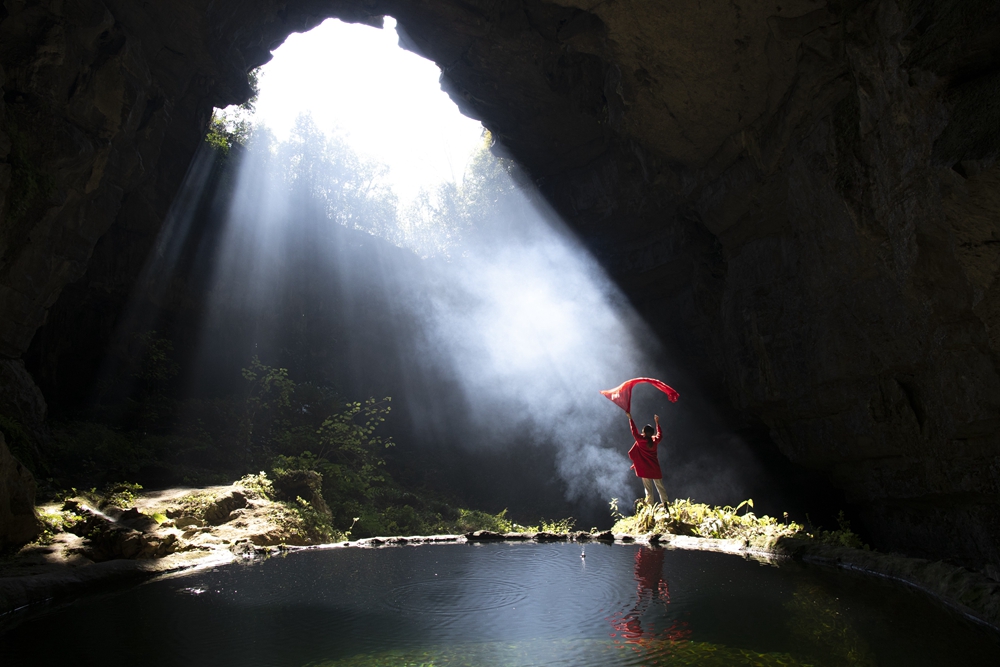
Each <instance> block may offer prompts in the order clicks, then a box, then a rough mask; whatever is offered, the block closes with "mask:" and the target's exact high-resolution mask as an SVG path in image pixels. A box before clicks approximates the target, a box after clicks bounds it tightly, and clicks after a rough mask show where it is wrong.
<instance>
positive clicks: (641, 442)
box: [628, 417, 663, 479]
mask: <svg viewBox="0 0 1000 667" xmlns="http://www.w3.org/2000/svg"><path fill="white" fill-rule="evenodd" d="M628 425H629V426H630V427H631V428H632V437H633V438H635V444H634V445H632V449H630V450H628V457H629V458H630V459H632V469H633V470H635V475H636V477H643V478H645V479H663V473H662V472H661V471H660V461H659V459H657V458H656V445H658V444H659V443H660V438H661V437H662V436H661V434H660V422H656V433H655V434H653V437H652V438H646V437H645V436H643V435H642V433H640V432H639V429H637V428H636V427H635V422H634V421H632V418H631V417H629V418H628Z"/></svg>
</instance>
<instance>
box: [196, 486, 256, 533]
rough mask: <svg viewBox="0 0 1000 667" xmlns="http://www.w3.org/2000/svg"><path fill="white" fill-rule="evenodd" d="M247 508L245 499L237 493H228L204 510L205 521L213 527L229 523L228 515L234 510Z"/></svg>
mask: <svg viewBox="0 0 1000 667" xmlns="http://www.w3.org/2000/svg"><path fill="white" fill-rule="evenodd" d="M246 506H247V497H246V496H245V495H243V494H242V493H241V492H239V491H230V492H229V493H227V494H225V495H223V496H219V497H218V498H217V499H216V500H215V502H214V503H212V504H211V505H209V506H208V508H207V509H206V510H205V521H206V522H207V523H209V524H211V525H213V526H217V525H219V524H220V523H226V522H227V521H229V518H230V517H229V515H230V513H232V512H233V511H234V510H238V509H241V508H243V507H246Z"/></svg>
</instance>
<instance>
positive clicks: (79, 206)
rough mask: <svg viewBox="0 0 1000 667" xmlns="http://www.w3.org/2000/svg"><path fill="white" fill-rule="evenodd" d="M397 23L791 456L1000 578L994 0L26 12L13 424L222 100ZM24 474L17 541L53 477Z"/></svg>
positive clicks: (24, 422) (1, 255)
mask: <svg viewBox="0 0 1000 667" xmlns="http://www.w3.org/2000/svg"><path fill="white" fill-rule="evenodd" d="M385 16H392V17H394V18H395V19H396V21H397V22H398V26H399V29H400V35H401V43H402V46H404V47H405V48H407V49H409V50H411V51H414V52H415V53H417V54H419V55H421V56H423V57H425V58H427V59H429V60H432V61H433V62H435V63H437V65H438V66H439V67H440V68H441V71H442V75H441V86H442V88H443V89H444V90H445V91H446V92H447V93H448V94H449V95H450V96H451V98H452V99H453V100H454V101H455V103H456V104H457V105H458V106H459V108H460V109H461V110H462V111H463V113H465V114H466V115H468V116H470V117H473V118H476V119H480V120H481V121H482V122H483V124H484V126H485V127H486V128H487V129H488V130H489V131H490V133H491V134H492V136H493V137H494V138H495V141H496V143H495V146H494V152H497V153H502V154H503V155H504V156H507V157H510V158H513V159H514V160H516V161H517V163H518V164H519V165H521V166H522V168H523V169H524V170H525V172H526V173H527V174H528V175H529V176H530V179H531V180H532V182H533V183H534V184H535V185H536V186H537V188H538V190H539V192H540V193H541V194H542V195H543V196H544V197H545V199H546V200H547V202H548V203H549V204H550V205H551V206H552V207H553V208H554V210H555V211H557V212H558V213H559V214H560V215H561V216H562V218H563V219H564V220H565V221H566V222H567V224H568V225H569V226H570V227H571V229H572V230H573V231H574V233H575V234H576V235H577V236H578V237H579V238H580V239H581V241H582V242H583V243H584V244H585V245H586V247H587V248H589V249H590V251H591V253H592V254H593V256H594V257H596V258H597V260H598V261H599V262H600V263H601V265H602V266H603V267H604V268H605V270H606V271H607V272H608V273H609V275H610V276H611V277H612V278H613V279H614V281H615V282H616V283H617V284H618V285H619V286H620V287H621V289H622V290H623V291H624V292H625V294H626V295H627V296H628V298H629V300H630V301H631V303H632V304H633V305H634V307H635V308H636V309H637V311H638V312H639V313H640V314H641V315H642V317H643V318H644V319H645V321H646V322H647V323H648V324H649V325H650V326H651V327H652V328H653V330H654V331H655V332H656V334H657V336H658V337H659V338H660V340H662V341H663V342H664V344H665V345H667V346H669V347H670V348H671V349H672V350H674V351H675V354H676V356H677V358H678V359H679V360H680V362H681V363H680V365H681V366H682V367H683V372H684V373H686V374H687V375H688V376H690V377H697V378H698V384H699V391H700V392H702V393H703V395H704V396H705V397H707V398H706V400H707V401H709V402H710V403H711V404H712V405H713V406H714V408H715V409H716V410H717V411H718V413H719V414H720V415H721V417H720V419H722V420H724V421H725V422H726V423H727V424H730V425H731V426H732V427H733V428H738V429H741V430H742V431H743V432H745V433H747V434H751V435H748V437H750V438H752V439H753V440H754V442H755V443H756V445H755V446H756V447H757V448H758V449H759V454H760V456H761V457H762V460H765V461H767V462H769V463H768V464H769V465H772V466H774V468H775V469H776V470H780V471H782V475H785V476H790V477H796V476H798V477H799V478H800V479H801V480H805V482H803V483H805V484H809V485H814V484H815V485H828V486H829V489H830V491H829V494H831V495H830V497H831V498H833V500H830V502H833V503H840V502H842V503H844V504H845V506H846V507H848V508H849V509H850V511H851V513H852V516H853V517H856V519H857V520H858V521H859V522H860V524H861V527H862V529H863V530H864V534H865V536H866V538H867V539H869V540H870V541H871V543H872V546H873V547H875V548H877V549H879V550H885V551H893V552H900V553H904V554H907V555H911V556H919V557H926V558H932V559H941V560H948V561H950V562H953V563H956V564H959V565H962V566H965V567H969V568H973V569H976V570H979V571H982V572H985V573H986V574H987V575H989V576H991V577H993V578H996V577H997V576H1000V575H998V572H1000V570H998V568H1000V495H998V494H1000V490H998V489H1000V377H998V368H1000V366H998V363H1000V285H998V284H997V283H996V278H997V277H998V275H1000V274H998V272H1000V244H998V243H1000V166H998V165H997V164H996V161H995V160H996V157H997V155H998V153H1000V130H998V127H1000V116H998V111H997V110H998V109H1000V98H998V95H1000V87H998V81H1000V79H998V76H1000V75H998V65H1000V7H998V6H997V5H996V3H992V2H984V1H978V0H977V1H968V0H967V1H965V2H957V1H955V0H913V1H906V2H904V1H902V0H900V1H893V0H881V1H880V0H869V1H847V0H844V1H842V2H832V1H831V2H824V1H822V0H786V1H784V2H780V3H778V2H764V1H763V0H761V1H754V2H744V3H740V4H737V3H730V4H727V5H722V4H714V3H699V2H694V1H693V0H690V1H688V0H685V1H683V2H673V3H648V2H641V1H640V0H622V1H619V2H597V1H589V0H588V1H584V0H552V1H551V2H545V1H542V0H518V1H514V0H504V1H500V2H486V1H485V0H483V1H476V2H466V1H462V2H460V1H458V0H412V1H405V0H384V1H383V0H286V1H285V2H272V1H269V0H255V1H254V2H252V3H248V2H233V1H231V0H226V1H220V2H213V3H207V4H206V3H196V2H190V1H187V0H172V1H171V2H163V3H155V4H141V5H140V4H137V3H132V2H122V1H117V0H105V1H103V2H101V1H96V0H78V1H75V2H23V1H15V0H8V1H7V2H5V3H4V5H3V6H2V7H0V88H2V92H3V96H2V100H3V101H2V102H0V313H2V316H0V377H2V382H0V415H2V416H3V417H4V418H5V420H4V422H3V425H4V429H3V430H4V433H5V435H6V437H7V439H8V441H10V440H11V439H12V437H14V436H13V433H12V432H11V429H12V428H13V427H12V426H11V424H15V425H16V428H17V429H20V430H21V431H22V432H25V433H27V434H29V436H30V437H34V438H37V439H39V440H44V439H45V437H46V435H45V429H46V411H47V407H46V406H47V403H46V401H47V400H49V401H53V400H64V399H61V398H57V397H56V396H55V395H53V394H52V393H51V392H56V393H58V391H60V390H59V389H58V388H57V387H56V385H55V384H53V383H52V382H51V381H50V380H45V379H43V378H42V377H41V376H43V375H46V374H48V375H47V376H46V377H48V378H52V377H56V376H58V375H59V373H63V374H72V372H73V371H72V369H73V364H74V363H78V362H79V361H80V360H79V359H74V358H70V357H72V356H74V355H65V354H63V352H64V351H65V350H67V349H70V348H72V343H73V337H74V335H75V331H76V327H77V322H78V318H80V317H82V316H85V317H87V318H90V319H91V320H93V321H99V322H103V323H104V324H105V325H106V326H111V325H110V324H109V323H113V322H114V321H115V319H116V318H117V317H119V316H120V314H121V313H120V311H121V309H122V308H123V307H124V300H125V298H126V297H127V295H128V293H129V291H130V288H131V286H132V285H133V284H134V282H135V281H136V279H137V276H138V275H139V273H140V272H141V270H142V267H143V265H144V262H145V260H146V258H147V256H148V254H149V253H150V252H151V250H152V249H153V247H154V243H155V239H156V236H157V233H158V231H159V230H160V228H161V226H162V225H163V224H164V220H165V219H166V217H167V212H168V210H169V209H170V206H171V204H172V202H173V200H174V197H175V195H176V193H177V192H178V190H179V188H180V187H181V183H182V181H183V179H184V176H185V174H186V173H187V171H188V169H189V166H190V164H191V162H192V159H193V157H194V155H195V153H196V151H197V149H198V147H199V146H200V145H201V143H202V142H203V138H204V136H205V133H206V130H207V128H208V124H209V121H210V118H211V115H212V109H213V108H215V107H218V108H222V107H225V106H227V105H230V104H239V103H241V102H243V101H245V100H246V99H247V98H249V97H250V95H251V94H252V91H251V88H250V85H249V83H248V79H247V73H248V72H249V71H250V70H253V69H254V68H256V67H258V66H260V65H262V64H264V63H265V62H267V61H268V60H269V58H270V52H271V51H272V50H273V49H275V48H276V47H277V46H278V45H280V44H281V43H282V41H283V40H284V39H285V38H286V37H287V36H288V35H289V34H291V33H293V32H303V31H307V30H309V29H311V28H312V27H314V26H316V25H318V24H319V23H321V22H322V21H324V20H325V19H327V18H331V17H332V18H339V19H340V20H342V21H346V22H354V23H363V24H367V25H371V26H381V25H382V21H383V17H385ZM101 294H104V295H106V296H107V295H110V296H109V297H107V298H104V299H98V298H97V297H98V296H100V295H101ZM95 304H99V306H97V305H95ZM39 332H44V333H43V334H42V335H40V334H39ZM33 347H34V351H32V348H33ZM26 359H28V361H29V362H30V363H29V366H30V368H31V371H32V372H31V373H29V370H28V366H26V364H25V360H26ZM58 364H62V366H61V370H60V369H59V368H55V367H54V366H55V365H58ZM67 369H69V370H67ZM33 374H34V375H35V376H39V377H33ZM46 383H48V384H46ZM39 386H45V387H46V388H47V391H48V392H50V395H45V394H44V393H43V391H42V390H40V389H39ZM0 461H2V466H3V467H2V468H0V472H2V475H3V477H2V480H0V484H2V486H0V519H2V525H3V535H0V539H2V540H3V541H4V542H8V543H16V542H18V541H19V540H22V541H23V537H24V535H26V534H30V533H31V532H32V530H34V527H33V526H34V523H33V518H32V517H31V512H30V508H31V504H32V502H33V500H32V498H33V494H34V481H33V480H32V477H31V474H30V473H29V472H27V471H26V469H25V468H24V466H23V465H21V464H20V463H18V462H17V461H16V460H15V459H13V458H12V457H11V456H10V455H9V454H8V453H6V452H3V456H2V458H0ZM26 508H27V510H26Z"/></svg>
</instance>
